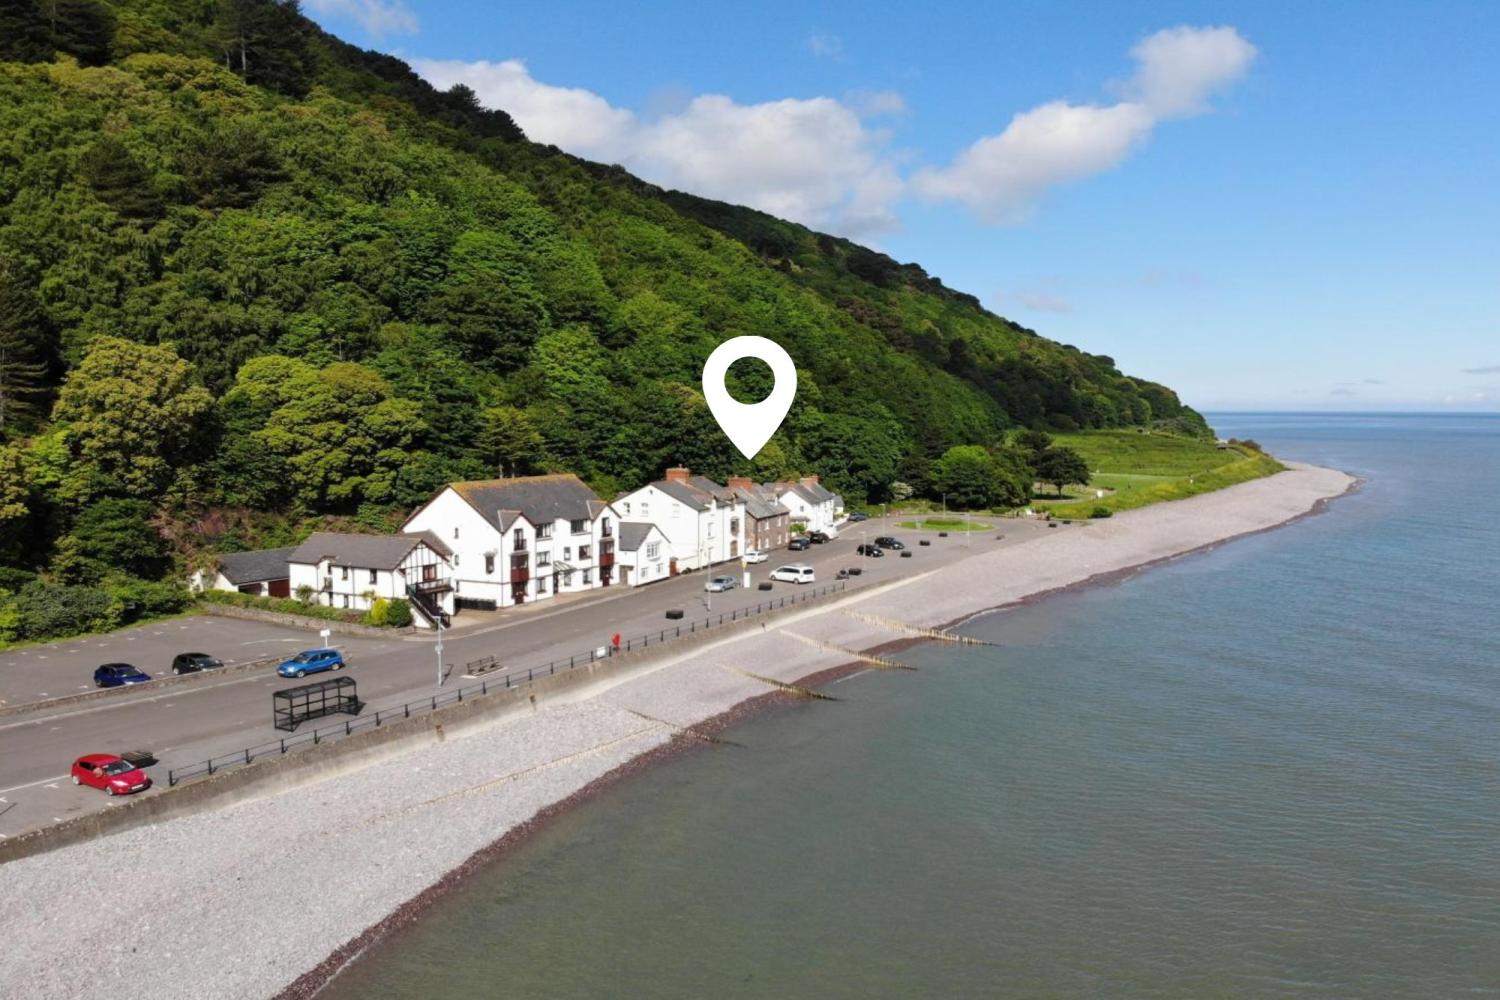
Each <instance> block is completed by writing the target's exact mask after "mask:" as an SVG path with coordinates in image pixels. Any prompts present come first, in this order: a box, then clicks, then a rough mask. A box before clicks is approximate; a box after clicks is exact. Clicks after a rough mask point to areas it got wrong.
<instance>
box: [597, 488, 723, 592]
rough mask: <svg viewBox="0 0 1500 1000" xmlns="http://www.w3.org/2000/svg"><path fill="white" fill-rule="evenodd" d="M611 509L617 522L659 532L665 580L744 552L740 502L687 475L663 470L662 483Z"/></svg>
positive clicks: (620, 500) (624, 498) (633, 493)
mask: <svg viewBox="0 0 1500 1000" xmlns="http://www.w3.org/2000/svg"><path fill="white" fill-rule="evenodd" d="M614 506H615V509H616V510H617V511H619V515H620V518H621V519H622V520H624V521H630V522H632V523H636V524H655V525H656V527H657V528H659V529H660V530H661V533H662V535H663V536H665V537H666V540H667V572H668V575H671V576H676V575H677V574H678V573H682V572H686V571H688V570H693V569H702V568H704V567H706V566H712V565H714V564H715V563H721V562H727V561H729V560H731V559H738V558H739V557H740V553H742V552H744V551H745V535H744V531H745V501H744V498H743V497H741V496H740V495H739V494H738V493H736V492H735V491H734V490H732V489H730V488H729V487H727V486H721V485H720V484H718V483H716V482H714V481H713V480H712V479H708V478H706V477H704V476H695V475H693V474H692V470H690V469H687V468H683V467H678V468H673V469H668V470H667V474H666V478H665V479H658V480H656V481H655V482H653V483H647V484H646V485H645V486H642V487H641V488H640V489H638V490H632V491H631V492H629V493H625V494H622V495H621V496H619V497H617V498H616V499H615V501H614Z"/></svg>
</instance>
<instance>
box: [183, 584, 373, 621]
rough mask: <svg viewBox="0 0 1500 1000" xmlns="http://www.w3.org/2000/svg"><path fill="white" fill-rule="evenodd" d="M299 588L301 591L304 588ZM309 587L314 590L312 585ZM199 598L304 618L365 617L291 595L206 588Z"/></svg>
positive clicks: (350, 618) (344, 618)
mask: <svg viewBox="0 0 1500 1000" xmlns="http://www.w3.org/2000/svg"><path fill="white" fill-rule="evenodd" d="M297 589H298V590H299V591H300V590H301V589H302V588H301V587H299V588H297ZM307 589H308V590H309V591H311V590H312V588H311V587H309V588H307ZM198 600H199V601H202V602H206V603H209V604H229V605H232V606H234V607H237V608H259V609H260V610H262V611H275V612H278V613H280V614H284V615H301V616H302V617H304V618H322V619H324V620H325V621H331V622H358V621H360V620H361V619H363V617H364V614H363V612H359V611H349V610H346V609H344V608H330V607H327V606H325V605H322V604H313V603H311V602H310V601H309V602H306V603H304V602H303V601H300V600H295V599H293V598H290V597H261V596H260V595H259V594H241V593H239V592H237V591H228V590H205V591H203V592H202V593H201V594H199V595H198Z"/></svg>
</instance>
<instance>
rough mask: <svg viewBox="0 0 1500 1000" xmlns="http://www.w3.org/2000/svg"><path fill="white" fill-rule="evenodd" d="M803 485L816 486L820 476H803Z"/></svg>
mask: <svg viewBox="0 0 1500 1000" xmlns="http://www.w3.org/2000/svg"><path fill="white" fill-rule="evenodd" d="M802 485H803V486H816V485H818V477H817V476H803V477H802Z"/></svg>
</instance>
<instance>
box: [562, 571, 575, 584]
mask: <svg viewBox="0 0 1500 1000" xmlns="http://www.w3.org/2000/svg"><path fill="white" fill-rule="evenodd" d="M562 585H563V586H564V587H571V586H573V571H572V570H568V571H567V572H566V573H564V574H563V578H562Z"/></svg>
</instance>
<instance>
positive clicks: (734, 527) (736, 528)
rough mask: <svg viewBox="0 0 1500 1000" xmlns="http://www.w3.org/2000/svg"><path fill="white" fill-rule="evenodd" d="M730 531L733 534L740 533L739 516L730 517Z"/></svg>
mask: <svg viewBox="0 0 1500 1000" xmlns="http://www.w3.org/2000/svg"><path fill="white" fill-rule="evenodd" d="M729 533H730V534H731V535H738V534H739V533H740V519H739V518H737V517H731V518H730V519H729Z"/></svg>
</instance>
